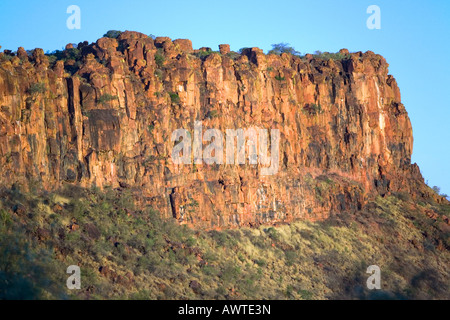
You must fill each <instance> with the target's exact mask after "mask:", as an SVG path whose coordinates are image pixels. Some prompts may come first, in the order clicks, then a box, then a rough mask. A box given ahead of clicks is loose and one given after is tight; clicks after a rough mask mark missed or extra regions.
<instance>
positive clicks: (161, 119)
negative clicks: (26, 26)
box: [0, 32, 423, 228]
mask: <svg viewBox="0 0 450 320" xmlns="http://www.w3.org/2000/svg"><path fill="white" fill-rule="evenodd" d="M78 49H79V50H80V52H82V55H81V56H82V58H81V59H82V60H81V61H76V60H73V59H71V57H70V52H71V50H72V51H73V49H70V47H68V49H67V50H66V51H65V52H64V54H65V61H63V60H60V61H57V62H56V63H54V62H53V63H52V64H50V62H49V61H48V58H47V57H46V56H45V55H44V53H43V51H42V50H40V49H36V50H35V51H34V53H33V56H31V57H29V56H27V54H26V52H25V51H24V50H22V49H20V50H19V51H18V53H17V56H15V57H11V56H8V57H7V56H6V55H5V54H1V53H0V60H1V62H0V106H1V109H0V165H1V168H2V170H1V172H0V184H1V185H5V186H10V185H11V184H12V183H20V184H23V185H25V186H26V185H30V183H33V184H39V185H42V186H43V187H45V188H46V189H48V190H52V189H56V188H59V187H60V186H61V185H63V184H65V183H70V184H77V185H80V186H85V187H90V186H94V185H95V186H98V187H106V186H111V187H114V188H117V187H121V188H130V189H132V190H134V191H136V192H138V193H139V195H140V196H141V199H143V200H145V201H150V202H151V203H152V204H153V205H154V207H155V208H156V209H158V210H159V211H160V212H161V213H162V214H163V215H165V216H167V217H169V216H173V217H175V218H176V219H178V220H179V221H180V222H182V223H188V224H191V225H194V226H197V227H206V228H211V227H212V228H215V227H229V226H240V225H253V224H258V223H263V222H276V221H290V220H292V219H296V218H300V219H311V220H316V219H325V218H327V217H328V216H329V215H331V214H335V213H338V212H341V211H355V210H358V209H359V208H360V207H361V206H363V205H364V202H365V201H366V200H367V198H368V197H373V196H375V195H377V194H386V193H389V192H396V191H406V192H411V193H415V192H416V190H417V189H418V188H417V186H418V185H420V184H421V183H423V181H422V178H421V175H420V172H419V170H418V168H417V166H416V165H411V153H412V145H413V137H412V129H411V124H410V121H409V118H408V115H407V113H406V111H405V108H404V106H403V104H402V103H401V98H400V91H399V88H398V86H397V83H396V81H395V79H394V78H393V77H392V76H391V75H388V64H387V63H386V61H385V59H384V58H383V57H381V56H379V55H376V54H374V53H372V52H366V53H360V52H359V53H352V54H347V52H346V51H345V50H343V51H342V52H341V53H342V54H346V55H347V57H346V58H344V59H342V60H322V59H320V58H317V57H314V56H311V55H307V56H306V57H305V58H302V59H301V58H299V57H296V56H291V55H288V54H283V55H281V56H277V55H265V54H264V53H263V52H262V50H260V49H258V48H251V49H247V50H245V51H244V52H243V54H242V55H238V54H235V53H229V47H228V46H226V45H223V46H221V47H220V50H221V52H220V53H211V54H208V53H206V52H204V53H203V54H201V53H200V54H199V53H198V52H199V51H198V50H197V51H195V52H194V50H193V49H192V45H191V42H190V41H189V40H175V41H171V40H170V39H169V38H156V40H153V39H151V38H149V37H147V36H146V35H143V34H140V33H137V32H125V33H122V34H121V35H120V37H119V38H118V39H117V40H116V39H110V38H101V39H99V40H98V41H97V42H96V43H95V44H92V45H88V44H87V43H84V44H80V45H79V48H78ZM201 50H203V51H205V50H206V49H204V48H203V49H201ZM202 55H203V57H200V56H202ZM155 57H156V60H155ZM161 57H164V59H161ZM71 73H73V74H71ZM171 95H172V97H171ZM178 97H179V99H178ZM194 121H202V124H203V127H204V128H205V129H206V128H217V129H219V130H222V131H223V132H225V130H226V129H237V128H244V129H245V128H249V127H251V126H256V127H259V128H266V129H269V130H270V129H279V130H280V162H279V170H278V173H277V174H275V175H272V176H262V175H260V173H259V169H260V168H259V166H258V165H249V164H246V165H225V164H224V165H206V164H203V165H193V164H192V165H175V164H174V163H173V162H172V159H171V157H170V155H171V150H172V148H173V146H174V143H173V142H171V135H172V132H173V131H174V130H176V129H179V128H186V129H188V130H189V131H190V132H193V127H194Z"/></svg>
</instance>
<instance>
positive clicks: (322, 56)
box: [314, 51, 350, 61]
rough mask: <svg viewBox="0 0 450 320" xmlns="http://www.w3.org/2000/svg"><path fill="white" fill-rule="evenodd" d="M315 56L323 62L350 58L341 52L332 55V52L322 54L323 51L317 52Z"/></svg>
mask: <svg viewBox="0 0 450 320" xmlns="http://www.w3.org/2000/svg"><path fill="white" fill-rule="evenodd" d="M314 56H315V57H316V58H320V59H323V60H338V61H340V60H346V59H349V58H350V55H349V54H342V53H340V52H336V53H330V52H322V51H316V52H315V53H314Z"/></svg>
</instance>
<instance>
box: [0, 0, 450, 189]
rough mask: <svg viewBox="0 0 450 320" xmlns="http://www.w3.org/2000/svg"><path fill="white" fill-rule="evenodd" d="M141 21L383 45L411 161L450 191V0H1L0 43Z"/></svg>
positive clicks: (195, 31)
mask: <svg viewBox="0 0 450 320" xmlns="http://www.w3.org/2000/svg"><path fill="white" fill-rule="evenodd" d="M72 4H75V5H78V6H79V7H80V8H81V29H80V30H69V29H67V27H66V20H67V18H68V17H69V15H68V14H67V13H66V10H67V7H68V6H69V5H72ZM372 4H374V5H378V6H379V7H380V8H381V30H369V29H368V28H367V27H366V20H367V18H368V17H369V14H367V13H366V9H367V7H368V6H369V5H372ZM110 29H116V30H134V31H140V32H143V33H146V34H154V35H156V36H169V37H171V38H172V39H176V38H189V39H191V40H192V41H193V44H194V47H195V48H198V47H202V46H208V47H211V48H217V45H219V44H221V43H229V44H230V45H231V47H232V49H233V50H238V49H239V48H241V47H250V46H256V47H260V48H262V49H264V50H268V49H270V48H271V44H273V43H279V42H287V43H290V44H291V46H293V47H295V48H296V49H297V50H298V51H300V52H302V53H306V52H311V53H312V52H314V51H316V50H321V51H329V52H335V51H338V50H339V49H341V48H348V49H349V50H350V51H367V50H371V51H374V52H375V53H379V54H382V55H383V56H384V57H385V58H386V59H387V61H388V63H389V64H390V68H389V69H390V73H391V74H393V75H394V76H395V78H396V79H397V81H398V84H399V86H400V90H401V93H402V98H403V103H404V104H405V106H406V109H407V111H408V112H409V115H410V118H411V121H412V124H413V129H414V139H415V142H414V154H413V162H417V163H418V164H419V166H420V168H421V171H422V173H423V176H424V177H425V180H428V181H429V184H430V185H432V186H433V185H437V186H440V187H441V188H442V192H445V193H447V194H450V169H449V159H450V148H449V141H450V126H449V124H450V121H449V120H450V102H449V101H450V62H449V53H450V1H448V0H431V1H414V0H395V1H392V0H391V1H384V0H370V1H366V0H353V1H343V0H321V1H311V0H307V1H300V0H296V1H294V0H292V1H285V0H276V1H275V0H272V1H264V0H258V1H246V0H241V1H236V0H227V1H215V0H209V1H188V0H184V1H179V0H172V1H162V0H158V1H152V0H147V1H144V0H128V1H114V0H109V1H103V0H95V1H93V0H89V1H87V0H71V1H66V0H44V1H37V0H32V1H31V0H28V1H27V0H23V1H6V0H1V1H0V45H2V46H3V49H12V50H16V49H17V48H18V47H19V46H23V47H25V49H33V48H35V47H39V48H43V49H44V50H45V51H47V50H50V51H53V50H55V49H61V48H62V47H64V46H65V45H66V44H67V43H72V42H74V43H78V42H80V41H84V40H88V41H89V42H93V41H95V40H96V39H98V38H99V37H101V36H102V35H103V34H104V33H105V32H106V31H107V30H110Z"/></svg>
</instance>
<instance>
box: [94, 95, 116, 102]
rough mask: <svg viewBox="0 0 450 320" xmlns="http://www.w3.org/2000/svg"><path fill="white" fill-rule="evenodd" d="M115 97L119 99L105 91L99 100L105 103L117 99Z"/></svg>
mask: <svg viewBox="0 0 450 320" xmlns="http://www.w3.org/2000/svg"><path fill="white" fill-rule="evenodd" d="M115 99H117V96H113V95H110V94H109V93H105V94H102V95H101V96H100V97H99V98H98V99H97V102H98V103H101V104H105V103H106V102H109V101H112V100H115Z"/></svg>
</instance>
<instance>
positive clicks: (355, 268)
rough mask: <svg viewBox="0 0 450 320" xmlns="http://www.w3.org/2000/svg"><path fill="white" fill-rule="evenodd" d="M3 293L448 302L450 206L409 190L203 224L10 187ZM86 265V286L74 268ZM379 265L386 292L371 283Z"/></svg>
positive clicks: (100, 196) (2, 223)
mask: <svg viewBox="0 0 450 320" xmlns="http://www.w3.org/2000/svg"><path fill="white" fill-rule="evenodd" d="M0 198H1V205H0V207H1V209H0V298H1V299H66V298H71V299H118V298H121V299H378V298H382V299H449V298H450V296H449V292H450V291H449V288H448V285H449V273H448V266H449V262H450V254H449V248H450V240H449V229H450V226H449V220H448V218H447V217H448V216H449V214H450V206H449V205H448V204H437V203H436V202H434V200H428V201H425V200H424V201H423V202H419V203H416V202H415V201H412V200H411V198H410V197H409V196H408V195H407V194H396V195H391V196H386V197H384V198H383V197H377V198H376V199H374V200H373V201H371V202H369V203H368V205H367V206H366V207H365V208H364V209H363V210H362V211H360V212H357V213H347V212H342V213H340V214H339V215H336V216H333V217H330V218H329V219H328V220H327V221H323V222H308V221H297V222H293V223H290V224H284V225H279V226H264V225H263V226H260V227H258V228H242V229H235V230H226V231H194V230H192V229H189V228H187V227H186V226H180V225H179V224H177V223H176V222H175V220H174V219H169V220H163V219H161V217H160V214H159V213H157V212H156V211H154V210H153V209H152V208H150V207H142V208H141V207H137V206H135V204H134V202H133V200H132V197H131V194H130V192H129V191H126V190H112V189H107V190H105V191H104V192H102V191H100V190H98V189H93V190H87V189H81V188H75V187H68V188H66V189H64V190H61V191H59V192H56V193H52V194H49V193H40V194H39V193H23V192H21V191H20V190H19V189H18V188H13V189H3V190H2V191H1V197H0ZM69 265H78V266H80V267H81V273H82V277H81V283H82V288H81V290H74V291H70V290H68V289H66V279H67V277H68V276H69V275H68V274H66V273H65V272H66V269H67V267H68V266H69ZM369 265H378V266H379V267H380V268H381V286H382V290H375V291H369V290H368V289H367V288H366V280H367V278H368V277H369V274H366V269H367V267H368V266H369Z"/></svg>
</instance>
